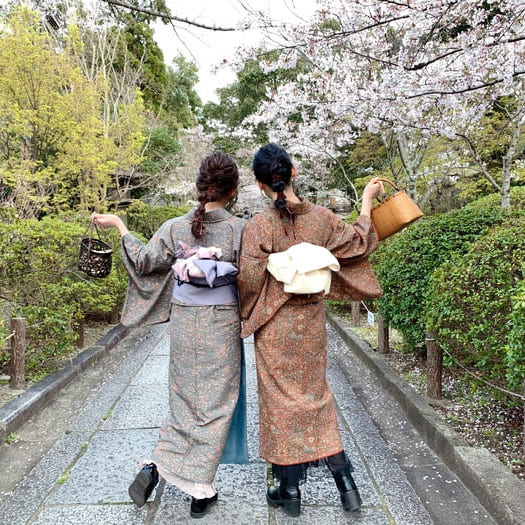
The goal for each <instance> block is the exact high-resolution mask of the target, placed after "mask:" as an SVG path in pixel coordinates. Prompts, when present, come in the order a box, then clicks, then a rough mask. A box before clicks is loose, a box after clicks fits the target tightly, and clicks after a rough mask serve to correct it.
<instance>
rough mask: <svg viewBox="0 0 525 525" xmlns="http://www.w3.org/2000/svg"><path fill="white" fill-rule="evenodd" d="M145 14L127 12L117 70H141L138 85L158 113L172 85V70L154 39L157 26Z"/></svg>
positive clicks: (147, 103) (146, 102) (145, 99)
mask: <svg viewBox="0 0 525 525" xmlns="http://www.w3.org/2000/svg"><path fill="white" fill-rule="evenodd" d="M142 18H143V17H142V16H141V15H138V16H133V15H132V14H123V15H122V19H123V20H124V27H123V28H122V33H123V39H122V42H123V47H124V48H123V49H122V48H121V49H120V51H119V52H118V53H117V55H116V56H115V61H114V67H115V69H116V71H117V72H124V71H126V70H127V69H129V68H131V69H132V70H134V71H137V72H138V73H139V75H138V78H137V80H136V82H137V84H136V86H137V87H138V88H140V90H141V92H142V94H143V97H144V103H145V105H146V107H147V108H149V109H152V110H153V111H155V112H156V113H158V112H159V111H160V110H161V108H162V103H163V100H164V96H165V93H166V88H167V86H168V73H167V70H166V64H165V63H164V55H163V53H162V50H161V49H160V47H159V46H158V44H157V43H156V42H155V40H154V38H153V29H152V28H151V27H150V26H149V25H148V24H147V23H146V22H144V21H143V20H142Z"/></svg>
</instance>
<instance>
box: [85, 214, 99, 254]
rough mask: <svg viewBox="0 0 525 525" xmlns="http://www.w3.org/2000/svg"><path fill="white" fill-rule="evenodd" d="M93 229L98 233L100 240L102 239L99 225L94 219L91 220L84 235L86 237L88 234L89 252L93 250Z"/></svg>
mask: <svg viewBox="0 0 525 525" xmlns="http://www.w3.org/2000/svg"><path fill="white" fill-rule="evenodd" d="M93 229H94V230H95V231H96V233H97V237H98V240H99V241H102V239H101V238H100V231H99V230H98V226H97V225H96V223H94V222H93V221H90V223H89V226H88V227H87V228H86V231H85V232H84V235H83V236H82V237H86V235H88V237H87V239H88V252H90V251H91V240H92V239H93Z"/></svg>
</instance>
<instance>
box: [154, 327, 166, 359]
mask: <svg viewBox="0 0 525 525" xmlns="http://www.w3.org/2000/svg"><path fill="white" fill-rule="evenodd" d="M151 353H152V355H170V333H169V329H168V328H167V327H166V328H165V330H164V332H163V335H162V338H161V339H160V340H159V342H158V343H157V344H156V345H155V348H154V349H153V351H152V352H151Z"/></svg>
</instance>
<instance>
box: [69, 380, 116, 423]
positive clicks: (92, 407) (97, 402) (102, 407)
mask: <svg viewBox="0 0 525 525" xmlns="http://www.w3.org/2000/svg"><path fill="white" fill-rule="evenodd" d="M124 388H125V385H123V384H121V383H109V382H108V383H104V384H103V385H102V386H101V387H100V390H99V392H98V395H97V396H96V397H95V398H94V399H92V400H91V402H90V403H89V404H88V405H87V406H86V408H84V410H83V411H82V412H81V413H80V414H79V416H78V417H77V419H76V420H75V421H74V423H73V424H72V425H71V430H76V431H80V432H87V431H91V432H93V431H94V430H96V429H97V428H98V426H99V425H100V424H102V423H103V422H104V419H103V418H104V417H105V416H107V415H108V413H109V411H110V410H111V408H112V407H113V405H114V404H115V402H116V401H117V399H118V397H119V396H120V394H121V393H122V391H123V390H124Z"/></svg>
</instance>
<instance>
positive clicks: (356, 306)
mask: <svg viewBox="0 0 525 525" xmlns="http://www.w3.org/2000/svg"><path fill="white" fill-rule="evenodd" d="M352 326H361V303H360V302H359V301H352Z"/></svg>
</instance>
